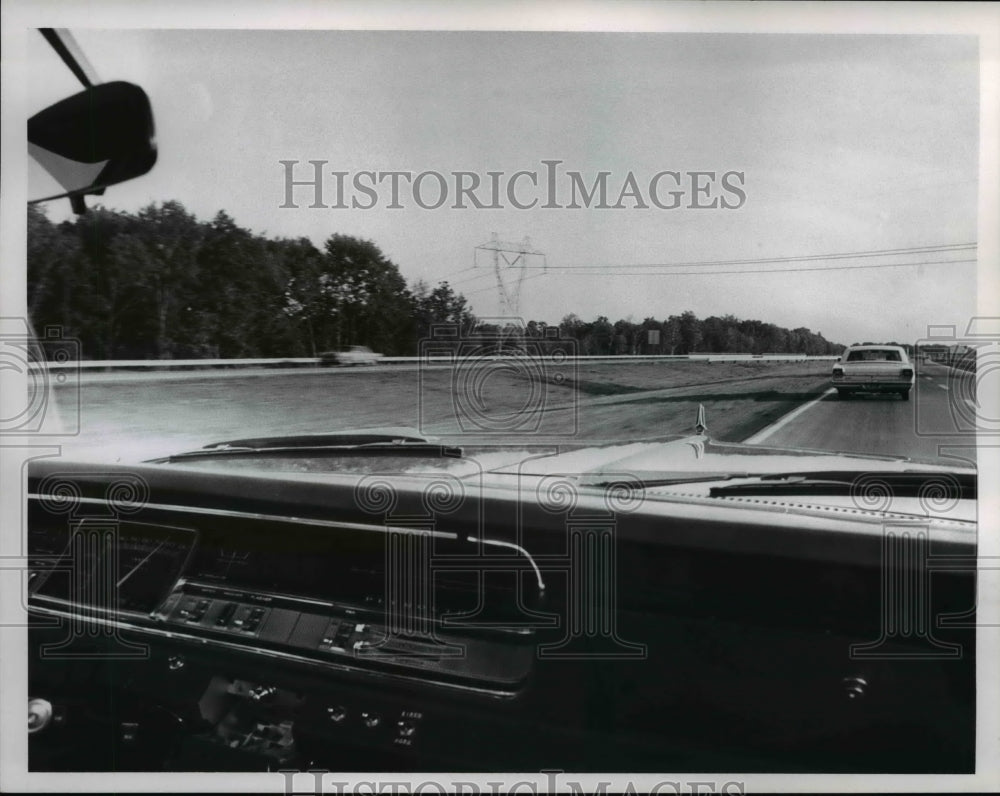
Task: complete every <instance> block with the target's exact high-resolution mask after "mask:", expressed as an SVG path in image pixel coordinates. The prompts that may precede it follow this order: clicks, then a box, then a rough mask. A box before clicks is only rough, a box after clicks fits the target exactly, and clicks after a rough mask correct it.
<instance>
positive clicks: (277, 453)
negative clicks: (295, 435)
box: [153, 441, 463, 464]
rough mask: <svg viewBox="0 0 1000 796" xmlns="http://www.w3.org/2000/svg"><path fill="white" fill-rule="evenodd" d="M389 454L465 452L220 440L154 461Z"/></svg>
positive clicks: (418, 446) (417, 446) (421, 446)
mask: <svg viewBox="0 0 1000 796" xmlns="http://www.w3.org/2000/svg"><path fill="white" fill-rule="evenodd" d="M369 454H374V455H387V456H427V455H433V456H438V457H441V458H451V459H460V458H462V455H463V451H462V449H461V448H457V447H454V446H450V445H440V444H437V443H432V442H423V441H421V442H407V441H401V442H400V441H392V442H362V443H357V444H346V445H345V444H340V443H338V444H330V443H327V444H319V445H317V444H292V445H284V446H282V445H276V444H271V445H266V446H262V447H254V446H251V445H235V444H229V443H219V444H217V445H210V446H206V447H205V448H200V449H198V450H194V451H186V452H184V453H175V454H173V455H171V456H165V457H163V458H160V459H154V460H153V461H154V462H155V463H158V464H170V463H172V462H178V461H185V460H189V459H211V458H224V457H240V456H264V457H272V456H273V457H281V456H334V455H336V456H342V455H369Z"/></svg>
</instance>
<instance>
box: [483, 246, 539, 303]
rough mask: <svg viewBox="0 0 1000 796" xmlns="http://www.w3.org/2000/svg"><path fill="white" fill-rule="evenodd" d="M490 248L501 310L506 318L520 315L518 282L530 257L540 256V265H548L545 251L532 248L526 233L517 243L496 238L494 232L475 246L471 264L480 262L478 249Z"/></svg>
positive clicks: (519, 287) (522, 276)
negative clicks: (487, 240)
mask: <svg viewBox="0 0 1000 796" xmlns="http://www.w3.org/2000/svg"><path fill="white" fill-rule="evenodd" d="M481 251H483V252H491V253H492V255H493V272H494V275H495V276H496V280H497V293H498V295H499V297H500V314H501V315H503V316H504V317H507V318H519V317H520V315H521V283H522V282H524V275H525V272H526V271H527V268H528V258H529V257H541V258H542V268H543V269H544V268H545V267H546V266H547V263H546V261H545V255H544V254H543V253H542V252H540V251H538V250H537V249H534V248H533V247H532V245H531V241H530V240H529V239H528V238H527V237H525V239H524V240H523V241H521V242H520V243H506V242H504V241H500V240H497V234H496V233H495V232H494V233H493V235H492V237H491V238H490V240H489V243H484V244H482V245H480V246H476V248H475V251H474V254H473V265H474V266H478V265H479V252H481Z"/></svg>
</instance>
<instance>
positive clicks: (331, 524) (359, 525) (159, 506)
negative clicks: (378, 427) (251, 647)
mask: <svg viewBox="0 0 1000 796" xmlns="http://www.w3.org/2000/svg"><path fill="white" fill-rule="evenodd" d="M28 498H29V499H35V500H59V499H61V496H59V495H40V494H37V493H34V492H29V493H28ZM73 501H74V502H76V503H87V504H90V505H96V504H101V503H107V502H108V500H107V499H106V498H91V497H74V498H73ZM142 508H144V509H151V510H154V511H176V512H183V513H187V514H200V515H209V516H218V517H235V518H239V519H244V520H270V521H279V522H293V523H297V524H299V525H314V526H317V527H320V528H344V529H347V530H352V531H369V532H382V533H384V532H386V531H393V532H395V533H405V534H415V535H424V534H426V535H428V536H434V537H437V538H440V539H458V538H459V537H458V534H457V533H450V532H448V531H432V530H426V529H423V528H406V527H403V526H396V525H387V524H383V525H370V524H368V523H363V522H344V521H341V520H317V519H312V518H310V517H292V516H285V515H281V514H261V513H260V512H256V511H235V510H233V509H211V508H205V507H204V506H178V505H175V504H171V503H143V504H142Z"/></svg>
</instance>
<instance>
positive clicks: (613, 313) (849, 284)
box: [28, 29, 979, 344]
mask: <svg viewBox="0 0 1000 796" xmlns="http://www.w3.org/2000/svg"><path fill="white" fill-rule="evenodd" d="M74 35H75V36H76V38H77V40H78V42H79V43H80V45H81V47H82V48H83V50H84V51H85V52H86V53H87V54H88V57H89V59H90V61H91V63H92V64H93V66H94V68H95V69H96V71H97V72H98V74H99V75H100V77H101V79H102V80H114V79H122V80H128V81H130V82H135V83H138V84H140V85H142V86H143V87H144V88H145V89H146V90H147V92H148V94H149V95H150V98H151V101H152V104H153V109H154V114H155V117H156V124H157V144H158V148H159V160H158V163H157V165H156V167H155V168H154V170H153V171H152V172H151V173H150V174H148V175H147V176H145V177H142V178H139V179H137V180H135V181H133V182H131V183H126V184H122V185H119V186H114V187H112V188H109V189H108V191H107V193H106V195H105V196H104V197H102V198H101V199H100V200H95V199H91V202H94V201H99V202H100V203H102V204H104V205H105V206H107V207H112V208H117V209H121V210H126V211H134V210H138V209H139V208H141V207H143V206H145V205H147V204H149V203H150V202H161V201H164V200H168V199H176V200H179V201H180V202H182V203H183V204H184V206H185V207H187V208H188V210H190V211H191V212H193V213H195V215H197V216H198V217H199V218H201V219H203V220H209V219H211V218H212V217H213V216H214V215H215V214H216V213H217V212H218V211H219V210H225V211H226V212H227V213H228V214H229V215H230V216H232V217H233V218H234V219H235V220H236V222H237V223H239V224H240V225H241V226H244V227H247V228H249V229H252V230H253V231H254V232H256V233H260V234H264V235H267V236H271V237H292V238H296V237H302V236H305V237H308V238H310V239H311V240H313V241H314V243H316V244H317V245H322V243H323V241H324V240H325V239H326V238H327V237H329V236H330V235H331V234H333V233H341V234H348V235H355V236H358V237H361V238H366V239H369V240H372V241H374V242H375V243H376V244H377V245H378V246H379V247H380V248H381V249H382V251H383V252H384V253H385V254H386V255H387V256H388V257H389V258H390V259H392V260H393V262H395V263H396V264H397V265H398V266H399V267H400V269H401V271H402V273H403V275H404V276H405V277H406V279H407V280H408V282H409V283H410V284H413V283H414V282H416V281H417V280H418V279H422V280H425V281H427V282H429V283H431V284H434V283H436V282H438V281H440V280H443V279H447V280H448V281H449V282H450V283H451V284H452V285H453V286H454V287H455V289H456V290H457V291H459V292H461V293H463V294H464V295H465V296H466V297H467V298H468V299H469V300H470V302H471V304H472V306H473V309H474V310H475V312H476V313H477V314H478V315H480V316H485V317H493V316H497V315H501V314H505V308H504V306H503V305H502V304H501V303H500V299H499V293H498V288H497V278H496V273H495V271H494V255H493V253H492V252H491V251H489V250H483V249H479V250H477V248H476V247H477V246H481V245H483V244H487V243H489V242H490V241H491V239H492V237H493V236H494V235H496V236H497V239H498V240H500V241H510V242H520V241H523V240H525V239H526V238H527V239H528V241H529V244H528V245H529V246H530V248H531V250H532V251H534V252H538V254H534V255H525V256H523V257H522V258H521V259H520V260H518V259H517V256H516V255H515V254H513V253H507V254H506V260H505V259H504V258H503V257H502V256H499V255H498V256H497V258H496V259H497V260H498V262H499V263H500V266H501V278H502V280H503V282H504V284H505V285H506V287H507V290H508V292H509V293H516V292H517V291H516V289H515V286H516V285H517V284H518V281H519V276H523V277H524V280H523V282H521V287H520V292H519V301H518V302H517V304H516V310H517V314H519V315H520V316H522V317H524V318H531V319H537V320H544V321H548V322H550V323H555V322H558V321H559V320H560V319H561V318H562V317H563V316H565V315H566V314H568V313H571V312H572V313H576V314H577V315H579V316H580V317H581V318H583V319H584V320H592V319H594V318H596V317H597V316H598V315H605V316H607V317H609V318H610V319H611V320H612V321H614V320H617V319H619V318H631V319H632V320H634V321H636V322H641V321H642V320H643V319H644V318H646V317H649V316H652V317H655V318H657V319H661V320H662V319H665V318H666V317H668V316H669V315H674V314H680V313H681V312H683V311H685V310H692V311H694V312H695V314H696V315H698V316H699V317H703V318H704V317H707V316H710V315H727V314H730V315H735V316H737V317H739V318H746V319H759V320H763V321H767V322H771V323H776V324H778V325H780V326H784V327H787V328H797V327H807V328H809V329H811V330H812V331H814V332H821V333H822V334H823V335H824V336H825V337H826V338H827V339H829V340H832V341H834V342H839V343H845V344H850V343H852V342H855V341H861V340H873V341H889V340H896V341H901V342H902V341H914V340H918V339H921V338H923V337H924V336H925V335H926V331H927V327H928V325H931V324H933V325H948V324H952V325H956V326H958V327H960V328H962V329H964V327H965V325H966V323H967V321H968V319H969V318H970V317H971V316H972V315H974V314H975V307H976V263H975V262H974V260H975V257H976V252H975V249H974V248H971V246H972V245H974V244H975V242H976V240H977V201H978V193H977V192H978V171H979V163H978V148H979V140H978V136H979V52H978V46H977V40H976V39H975V38H974V37H972V36H961V35H940V36H933V35H829V34H822V35H799V34H762V33H754V34H723V33H601V32H588V33H558V32H486V31H484V32H469V31H465V32H458V31H454V32H449V31H428V32H425V31H301V30H294V31H292V30H286V31H274V30H98V29H83V30H76V31H74ZM28 63H29V64H30V65H31V70H30V86H29V96H32V97H37V102H38V107H42V106H44V105H45V104H46V103H47V102H49V101H54V100H56V99H59V98H60V97H61V96H65V95H66V94H68V93H71V92H73V91H75V90H76V88H77V87H76V86H74V83H73V79H72V77H71V76H69V73H68V70H65V68H63V67H62V66H61V65H60V64H59V63H58V62H57V61H56V59H55V57H54V55H53V54H52V53H51V52H50V51H49V49H48V47H47V45H46V44H45V43H44V41H43V40H42V39H41V37H40V36H38V37H37V42H36V41H31V40H29V48H28ZM313 160H320V161H324V163H323V165H322V169H323V172H322V174H323V184H322V203H323V204H326V205H337V203H338V201H337V200H338V196H337V191H336V183H335V179H334V177H333V176H332V175H333V172H343V173H345V175H346V176H345V177H344V181H345V182H344V190H345V193H344V196H345V197H346V198H345V199H344V202H343V203H344V204H346V205H347V207H336V206H328V207H310V205H311V204H313V200H314V195H315V191H314V189H313V188H311V187H309V186H305V187H303V186H298V187H294V186H293V187H292V204H294V205H297V206H295V207H287V206H286V207H282V204H284V203H285V202H286V190H287V188H288V186H287V185H286V179H287V176H288V173H287V172H286V169H287V168H289V167H287V166H284V165H282V163H281V161H292V162H293V165H292V166H291V168H292V172H291V174H292V175H293V179H296V180H306V179H307V178H309V177H311V176H312V175H313V167H312V166H310V165H309V162H310V161H313ZM544 161H559V164H558V165H556V166H555V167H553V168H554V169H555V173H556V193H555V200H554V201H548V200H549V199H550V198H551V197H548V195H547V194H546V190H545V187H546V186H547V182H546V181H547V179H548V172H547V171H546V168H547V167H546V166H545V165H544ZM390 171H401V172H410V173H411V174H412V175H414V176H415V175H417V174H420V173H422V172H433V173H434V174H440V175H442V179H443V180H444V186H445V190H446V191H447V196H446V199H447V201H445V202H444V204H443V206H441V207H439V208H437V209H425V208H424V207H421V206H420V204H419V203H418V201H417V200H418V199H419V200H420V201H421V202H422V203H423V204H424V205H428V206H431V205H433V204H435V202H436V201H437V199H438V197H439V195H440V194H439V186H440V181H439V180H438V178H437V177H436V176H434V174H431V175H429V176H428V177H427V178H425V179H424V180H422V181H421V186H420V191H419V192H418V191H416V190H414V189H413V187H412V186H410V185H408V184H407V183H406V181H405V179H404V180H403V182H402V183H401V186H402V187H401V188H400V192H399V197H398V201H397V204H398V205H400V206H399V207H396V208H392V207H389V205H390V204H392V196H391V191H390V182H389V181H388V180H386V179H384V180H383V181H382V182H378V183H376V182H375V180H374V177H372V178H370V179H369V178H367V177H366V176H365V175H364V174H363V173H364V172H376V173H377V172H390ZM459 171H461V172H469V173H471V175H474V176H470V177H466V178H463V179H466V180H472V179H476V178H478V179H480V180H481V187H480V189H479V191H478V192H477V193H476V195H477V197H478V198H480V199H481V204H484V205H491V204H498V205H499V207H492V208H491V207H475V206H474V205H473V204H472V202H471V200H468V201H466V202H464V204H465V207H464V208H456V207H454V204H455V201H456V199H455V197H456V185H455V180H456V178H455V177H454V176H453V173H454V172H459ZM519 171H524V172H528V173H529V174H528V176H521V177H519V178H518V179H517V181H516V187H515V190H514V192H513V195H512V196H511V195H508V194H507V193H506V188H507V186H509V184H510V179H511V177H512V175H513V174H515V173H516V172H519ZM489 172H501V176H500V177H499V178H498V184H499V185H500V194H498V196H499V201H498V202H493V201H492V200H491V194H490V190H489V188H488V187H487V186H488V185H489V182H488V181H489V179H491V178H490V177H489V176H488V173H489ZM570 172H577V173H578V174H579V175H580V177H579V179H580V180H581V184H582V185H584V186H586V187H587V188H588V189H589V187H590V186H591V184H592V183H593V182H594V181H595V180H596V179H598V177H599V175H600V174H601V173H602V172H604V173H606V174H607V176H606V180H607V185H608V194H609V198H608V199H607V201H606V204H607V205H609V207H607V208H605V209H600V208H597V207H594V206H593V205H595V204H597V201H596V198H595V199H594V200H592V201H591V203H590V204H591V206H590V207H586V206H583V205H586V202H585V201H584V200H583V199H582V198H579V196H578V199H577V204H578V205H581V206H580V207H575V208H574V207H569V206H567V205H570V204H571V203H572V196H571V194H570V191H571V188H572V186H573V180H572V177H570V176H569V173H570ZM662 172H675V173H677V174H678V175H680V179H679V183H680V184H679V185H678V184H675V183H676V182H678V181H677V180H675V178H674V177H673V176H672V175H667V176H666V177H661V178H660V182H658V183H656V186H657V191H656V192H655V193H654V192H653V191H652V189H651V187H650V183H651V181H652V179H653V177H654V176H655V175H657V174H660V173H662ZM692 172H710V173H713V174H714V177H712V176H705V175H703V176H701V177H696V178H692V177H691V176H690V175H691V173H692ZM727 173H728V174H729V175H730V176H729V177H728V178H727V179H728V180H729V182H728V185H729V186H730V189H727V188H726V187H725V185H726V184H725V183H723V182H722V178H723V175H724V174H727ZM630 175H631V177H632V178H634V188H636V189H637V190H638V196H636V195H635V190H633V192H632V193H631V194H628V195H626V196H625V197H623V198H622V200H621V201H618V198H619V193H620V191H621V190H622V189H624V188H625V187H626V185H627V184H628V181H629V178H630ZM356 179H359V180H361V181H362V182H363V183H364V184H365V185H367V186H370V191H369V192H368V193H364V192H362V191H361V190H360V189H357V190H355V189H354V188H353V185H354V183H353V181H354V180H356ZM532 179H535V180H537V182H538V185H539V186H540V187H535V186H534V185H532V183H531V180H532ZM692 180H694V181H695V184H698V185H701V186H702V187H703V188H704V189H705V190H704V191H703V192H702V193H700V194H698V193H696V192H695V190H694V189H693V188H692ZM732 186H735V187H736V188H739V189H740V191H739V192H737V191H734V190H732V189H731V187H732ZM678 189H680V190H682V191H683V194H682V196H681V197H680V206H679V207H670V205H671V203H672V201H673V200H671V198H670V195H669V194H668V193H667V192H668V191H670V190H678ZM651 193H653V195H654V197H655V198H657V199H659V200H660V204H661V205H664V207H662V208H661V207H657V206H656V205H655V204H654V203H653V201H652V198H651V196H650V194H651ZM373 195H374V198H373ZM352 200H357V202H358V203H359V204H361V205H362V207H359V208H355V207H351V206H350V205H351V203H352ZM532 200H537V203H536V205H535V206H534V207H532V208H531V209H518V208H517V207H515V206H514V201H517V202H518V203H520V204H530V203H531V201H532ZM547 201H548V203H549V204H554V205H557V206H554V207H542V206H541V205H543V204H546V203H547ZM713 202H715V204H716V205H717V206H715V207H703V208H698V207H692V206H691V205H693V204H708V205H711V204H712V203H713ZM366 204H372V205H374V206H372V207H367V208H365V207H364V205H366ZM616 204H617V205H620V206H619V207H617V208H615V207H611V205H616ZM723 204H726V205H730V207H723V206H722V205H723ZM642 205H645V207H643V206H642ZM667 208H669V209H667ZM48 213H49V216H50V218H53V219H54V220H59V219H61V218H65V217H69V215H70V213H69V209H68V202H66V201H65V200H63V201H60V202H53V203H50V204H49V209H48ZM942 247H955V248H942ZM914 249H916V250H917V251H905V250H914ZM900 250H904V251H900ZM881 252H892V253H885V254H880V253H881ZM844 254H850V255H852V256H850V257H843V256H840V255H844ZM858 254H863V255H864V256H861V257H858V256H854V255H858ZM543 255H544V256H543ZM829 255H838V256H837V257H834V258H829V259H825V258H826V257H827V256H829ZM802 258H807V259H802ZM508 261H511V262H512V263H513V264H510V265H509V264H507V263H508ZM713 263H728V264H726V265H723V264H714V265H713ZM522 264H523V266H524V270H523V271H522V270H521V268H520V266H521V265H522ZM887 266H892V267H887ZM772 269H779V270H775V271H773V272H772V273H761V272H762V271H767V270H772ZM804 269H809V270H813V269H815V270H814V272H813V273H809V272H807V271H806V270H804Z"/></svg>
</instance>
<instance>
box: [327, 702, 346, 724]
mask: <svg viewBox="0 0 1000 796" xmlns="http://www.w3.org/2000/svg"><path fill="white" fill-rule="evenodd" d="M326 715H327V717H328V718H329V719H330V721H332V722H334V723H335V724H340V722H342V721H343V720H344V719H346V718H347V708H345V707H344V706H343V705H335V706H334V707H332V708H327V709H326Z"/></svg>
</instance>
